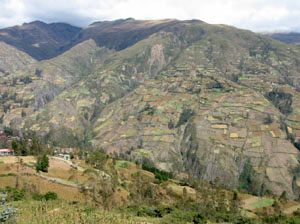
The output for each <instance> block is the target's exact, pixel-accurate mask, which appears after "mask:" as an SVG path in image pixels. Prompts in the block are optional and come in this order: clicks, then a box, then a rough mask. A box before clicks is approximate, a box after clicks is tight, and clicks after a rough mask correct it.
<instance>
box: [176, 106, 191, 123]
mask: <svg viewBox="0 0 300 224" xmlns="http://www.w3.org/2000/svg"><path fill="white" fill-rule="evenodd" d="M193 116H194V111H192V110H191V109H190V108H185V107H184V108H183V111H182V113H181V114H180V117H179V120H178V122H177V124H176V127H180V126H181V125H183V124H185V123H186V122H188V120H189V119H190V118H191V117H193Z"/></svg>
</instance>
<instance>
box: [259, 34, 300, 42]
mask: <svg viewBox="0 0 300 224" xmlns="http://www.w3.org/2000/svg"><path fill="white" fill-rule="evenodd" d="M264 36H266V37H269V38H272V39H274V40H279V41H281V42H284V43H287V44H300V33H296V32H291V33H270V34H268V33H267V34H264Z"/></svg>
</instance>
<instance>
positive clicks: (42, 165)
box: [35, 154, 49, 173]
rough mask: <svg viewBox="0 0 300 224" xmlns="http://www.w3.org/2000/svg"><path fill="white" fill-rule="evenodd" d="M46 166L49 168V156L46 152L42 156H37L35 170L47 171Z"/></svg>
mask: <svg viewBox="0 0 300 224" xmlns="http://www.w3.org/2000/svg"><path fill="white" fill-rule="evenodd" d="M48 168H49V158H48V156H47V155H46V154H44V155H43V156H39V157H38V158H37V162H36V167H35V169H36V171H37V172H40V171H42V172H45V173H47V172H48Z"/></svg>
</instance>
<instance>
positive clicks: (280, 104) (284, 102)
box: [266, 89, 293, 115]
mask: <svg viewBox="0 0 300 224" xmlns="http://www.w3.org/2000/svg"><path fill="white" fill-rule="evenodd" d="M266 98H267V99H268V100H269V101H271V102H272V103H273V105H274V106H275V107H276V108H278V109H279V110H280V112H281V113H283V114H284V115H288V114H290V113H292V112H293V108H292V103H293V96H292V94H290V93H285V92H283V91H280V90H279V89H275V90H273V91H271V92H269V93H267V94H266Z"/></svg>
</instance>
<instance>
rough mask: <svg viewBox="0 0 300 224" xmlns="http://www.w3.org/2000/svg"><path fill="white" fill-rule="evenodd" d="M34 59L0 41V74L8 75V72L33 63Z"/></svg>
mask: <svg viewBox="0 0 300 224" xmlns="http://www.w3.org/2000/svg"><path fill="white" fill-rule="evenodd" d="M34 62H35V60H34V59H33V58H31V57H30V56H29V55H27V54H26V53H24V52H22V51H19V50H17V49H16V48H14V47H12V46H10V45H7V44H6V43H4V42H1V41H0V74H1V76H2V75H9V74H10V73H12V72H14V71H16V70H20V69H23V68H24V67H26V66H27V65H29V64H31V63H34Z"/></svg>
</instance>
